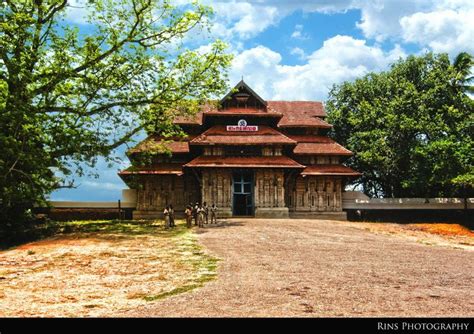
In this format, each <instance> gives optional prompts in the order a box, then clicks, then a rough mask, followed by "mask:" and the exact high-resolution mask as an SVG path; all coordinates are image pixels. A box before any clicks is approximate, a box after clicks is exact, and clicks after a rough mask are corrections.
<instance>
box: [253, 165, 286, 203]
mask: <svg viewBox="0 0 474 334" xmlns="http://www.w3.org/2000/svg"><path fill="white" fill-rule="evenodd" d="M283 182H284V176H283V171H282V170H272V169H260V170H257V171H256V172H255V208H276V207H284V206H285V189H284V187H283Z"/></svg>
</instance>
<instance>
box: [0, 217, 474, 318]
mask: <svg viewBox="0 0 474 334" xmlns="http://www.w3.org/2000/svg"><path fill="white" fill-rule="evenodd" d="M76 225H77V226H76ZM68 229H69V232H68V234H66V235H59V236H57V237H55V238H51V239H47V240H43V241H40V242H35V243H30V244H26V245H23V246H21V247H17V248H14V249H10V250H7V251H2V252H0V316H66V317H88V316H100V317H132V316H133V317H158V316H186V317H187V316H231V317H232V316H267V317H268V316H270V317H271V316H309V317H321V316H324V317H332V316H364V317H370V316H434V317H436V316H443V317H450V316H463V317H472V316H474V292H473V291H474V289H473V288H474V262H473V255H474V233H473V232H472V231H470V230H467V229H465V228H462V227H461V226H459V225H449V226H442V225H440V224H435V225H434V224H409V225H399V224H382V223H351V222H334V221H322V220H283V219H282V220H259V219H231V220H228V221H222V222H220V223H219V224H218V225H207V226H206V227H205V228H204V229H196V228H194V229H193V231H195V233H193V232H189V231H188V230H186V229H185V228H184V227H183V226H182V225H181V226H180V227H178V228H177V229H176V230H174V231H165V230H164V229H163V228H162V227H161V226H158V225H157V224H156V223H155V224H140V223H136V222H131V223H116V222H97V223H96V222H78V223H72V225H69V226H68ZM216 268H217V269H216ZM216 270H217V276H216Z"/></svg>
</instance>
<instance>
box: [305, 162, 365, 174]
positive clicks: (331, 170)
mask: <svg viewBox="0 0 474 334" xmlns="http://www.w3.org/2000/svg"><path fill="white" fill-rule="evenodd" d="M301 175H303V176H305V175H338V176H360V175H362V174H361V173H359V172H356V171H355V170H353V169H352V168H349V167H346V166H343V165H312V166H308V167H306V168H305V169H304V170H303V171H302V172H301Z"/></svg>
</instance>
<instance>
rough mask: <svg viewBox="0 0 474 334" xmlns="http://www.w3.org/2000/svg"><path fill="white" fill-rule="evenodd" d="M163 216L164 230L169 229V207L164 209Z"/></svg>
mask: <svg viewBox="0 0 474 334" xmlns="http://www.w3.org/2000/svg"><path fill="white" fill-rule="evenodd" d="M163 216H164V218H165V228H169V227H170V210H169V207H166V208H165V209H164V210H163Z"/></svg>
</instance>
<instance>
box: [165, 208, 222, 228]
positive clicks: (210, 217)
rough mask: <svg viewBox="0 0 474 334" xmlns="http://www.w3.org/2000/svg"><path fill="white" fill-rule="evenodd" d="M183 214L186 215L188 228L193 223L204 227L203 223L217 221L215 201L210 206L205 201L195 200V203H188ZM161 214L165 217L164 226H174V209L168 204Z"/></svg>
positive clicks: (214, 222)
mask: <svg viewBox="0 0 474 334" xmlns="http://www.w3.org/2000/svg"><path fill="white" fill-rule="evenodd" d="M184 215H185V216H186V226H187V227H188V228H190V227H191V226H192V223H193V219H194V225H196V226H199V227H204V224H209V221H210V223H211V224H216V223H217V206H216V204H215V203H212V205H211V206H208V205H207V203H206V202H204V203H202V205H201V204H200V203H199V202H196V204H194V205H193V204H189V205H188V206H187V207H186V210H184ZM163 216H164V218H165V228H170V227H175V226H176V224H175V222H174V209H173V206H172V205H171V204H170V205H168V206H167V207H166V208H165V209H164V210H163Z"/></svg>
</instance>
